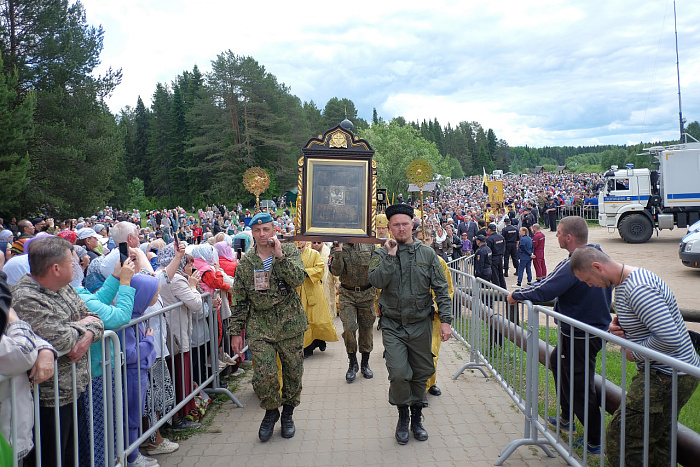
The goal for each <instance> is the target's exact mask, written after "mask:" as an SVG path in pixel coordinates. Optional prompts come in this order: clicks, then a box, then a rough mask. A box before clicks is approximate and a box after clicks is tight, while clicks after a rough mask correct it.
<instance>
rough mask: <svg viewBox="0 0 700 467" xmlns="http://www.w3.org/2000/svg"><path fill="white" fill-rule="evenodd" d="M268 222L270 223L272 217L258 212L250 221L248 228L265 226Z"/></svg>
mask: <svg viewBox="0 0 700 467" xmlns="http://www.w3.org/2000/svg"><path fill="white" fill-rule="evenodd" d="M268 222H272V216H271V215H270V214H268V213H266V212H259V213H257V214H256V215H254V216H253V218H252V219H251V220H250V226H251V227H252V226H254V225H257V224H267V223H268Z"/></svg>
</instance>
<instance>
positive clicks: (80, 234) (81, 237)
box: [78, 227, 100, 240]
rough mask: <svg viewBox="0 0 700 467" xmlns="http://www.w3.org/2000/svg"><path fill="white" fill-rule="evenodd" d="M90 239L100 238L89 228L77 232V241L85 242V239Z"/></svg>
mask: <svg viewBox="0 0 700 467" xmlns="http://www.w3.org/2000/svg"><path fill="white" fill-rule="evenodd" d="M90 237H95V238H100V236H99V235H98V234H97V233H96V232H95V231H94V230H93V229H91V228H90V227H85V228H82V229H80V230H78V240H85V239H86V238H90Z"/></svg>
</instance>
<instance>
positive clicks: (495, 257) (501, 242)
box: [486, 224, 507, 289]
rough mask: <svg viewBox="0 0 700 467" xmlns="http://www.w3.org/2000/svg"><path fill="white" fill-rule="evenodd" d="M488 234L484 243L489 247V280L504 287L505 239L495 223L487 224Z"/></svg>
mask: <svg viewBox="0 0 700 467" xmlns="http://www.w3.org/2000/svg"><path fill="white" fill-rule="evenodd" d="M488 230H489V232H490V233H489V236H488V237H487V238H486V245H487V246H488V247H489V248H490V249H491V282H492V283H493V284H495V285H497V286H499V287H501V288H503V289H506V288H507V286H506V279H505V277H503V255H504V253H505V252H506V241H505V239H504V238H503V236H501V235H500V234H499V233H498V232H496V224H489V227H488Z"/></svg>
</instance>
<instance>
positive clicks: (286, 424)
mask: <svg viewBox="0 0 700 467" xmlns="http://www.w3.org/2000/svg"><path fill="white" fill-rule="evenodd" d="M293 413H294V407H293V406H291V405H287V404H284V406H283V407H282V438H293V437H294V433H296V428H295V427H294V420H292V414H293Z"/></svg>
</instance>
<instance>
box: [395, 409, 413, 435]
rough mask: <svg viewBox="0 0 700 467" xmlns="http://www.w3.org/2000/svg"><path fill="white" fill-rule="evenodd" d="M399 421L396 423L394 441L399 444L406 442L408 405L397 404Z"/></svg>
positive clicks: (408, 419)
mask: <svg viewBox="0 0 700 467" xmlns="http://www.w3.org/2000/svg"><path fill="white" fill-rule="evenodd" d="M398 409H399V422H398V423H397V424H396V441H398V442H399V444H406V443H408V422H409V421H410V418H409V416H408V406H407V405H399V406H398Z"/></svg>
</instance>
